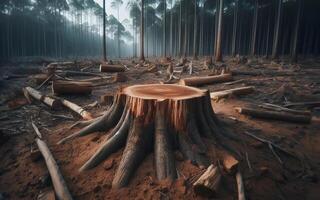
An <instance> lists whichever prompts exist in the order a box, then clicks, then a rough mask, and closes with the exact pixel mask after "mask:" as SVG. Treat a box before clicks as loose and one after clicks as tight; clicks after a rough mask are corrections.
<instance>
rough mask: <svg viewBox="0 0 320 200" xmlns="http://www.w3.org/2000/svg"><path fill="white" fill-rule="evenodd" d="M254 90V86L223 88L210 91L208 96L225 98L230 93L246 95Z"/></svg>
mask: <svg viewBox="0 0 320 200" xmlns="http://www.w3.org/2000/svg"><path fill="white" fill-rule="evenodd" d="M253 91H254V87H252V86H248V87H240V88H234V89H230V90H223V91H218V92H211V93H210V97H211V99H214V100H219V99H221V98H226V97H229V96H231V95H246V94H250V93H252V92H253Z"/></svg>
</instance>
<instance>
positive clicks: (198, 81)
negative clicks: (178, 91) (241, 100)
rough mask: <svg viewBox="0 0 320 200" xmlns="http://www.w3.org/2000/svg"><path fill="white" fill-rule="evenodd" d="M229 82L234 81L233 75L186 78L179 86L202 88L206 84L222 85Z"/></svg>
mask: <svg viewBox="0 0 320 200" xmlns="http://www.w3.org/2000/svg"><path fill="white" fill-rule="evenodd" d="M227 81H232V75H231V74H222V75H218V76H203V77H191V78H184V79H181V80H180V81H179V84H180V85H188V86H202V85H206V84H214V83H222V82H227Z"/></svg>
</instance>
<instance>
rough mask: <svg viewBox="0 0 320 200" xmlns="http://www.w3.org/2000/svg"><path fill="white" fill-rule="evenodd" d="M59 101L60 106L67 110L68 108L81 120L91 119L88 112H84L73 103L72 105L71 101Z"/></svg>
mask: <svg viewBox="0 0 320 200" xmlns="http://www.w3.org/2000/svg"><path fill="white" fill-rule="evenodd" d="M60 101H61V103H62V105H64V106H65V107H67V108H70V109H71V110H72V111H74V112H76V113H78V114H79V115H80V116H81V117H82V118H83V119H85V120H91V119H93V117H92V114H91V113H89V112H88V111H86V110H84V109H83V108H81V107H80V106H78V105H77V104H75V103H73V102H71V101H68V100H65V99H61V98H60Z"/></svg>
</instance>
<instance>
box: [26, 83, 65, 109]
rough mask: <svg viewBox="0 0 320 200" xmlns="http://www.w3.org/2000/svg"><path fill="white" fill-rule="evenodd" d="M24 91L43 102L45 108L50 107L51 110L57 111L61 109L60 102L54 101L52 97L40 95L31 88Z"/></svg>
mask: <svg viewBox="0 0 320 200" xmlns="http://www.w3.org/2000/svg"><path fill="white" fill-rule="evenodd" d="M25 91H27V92H28V94H29V95H30V96H32V97H33V98H35V99H37V100H39V101H41V102H43V103H44V104H46V105H47V106H49V107H51V108H52V109H59V108H60V107H61V102H60V100H58V99H54V98H52V97H49V96H46V95H43V94H41V93H40V92H39V91H37V90H35V89H33V88H32V87H26V88H25Z"/></svg>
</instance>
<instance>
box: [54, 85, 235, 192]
mask: <svg viewBox="0 0 320 200" xmlns="http://www.w3.org/2000/svg"><path fill="white" fill-rule="evenodd" d="M198 108H201V109H198ZM114 126H115V128H114V129H113V130H112V131H111V132H110V133H109V135H108V139H107V140H106V141H105V142H103V143H102V146H101V147H100V148H99V149H98V151H97V152H96V153H95V154H94V155H93V156H92V157H91V158H90V159H89V161H87V162H86V163H85V164H84V165H83V166H82V167H81V169H80V171H83V170H87V169H91V168H93V167H94V166H97V165H98V164H99V163H100V162H101V161H103V160H104V159H106V158H107V157H108V156H109V155H110V154H111V153H114V152H116V151H117V150H119V149H121V148H122V147H123V146H125V147H124V151H123V154H122V158H121V161H120V163H119V166H118V169H117V171H116V173H115V176H114V179H113V182H112V187H113V188H121V187H125V186H127V185H128V184H129V182H130V179H131V177H132V176H133V175H134V173H135V171H136V169H137V168H138V167H139V165H140V163H141V162H142V161H143V159H144V158H145V157H146V155H147V154H148V153H151V152H152V149H154V159H155V170H156V176H157V178H158V179H159V180H161V179H166V178H169V179H175V178H176V177H177V172H176V168H175V162H174V158H173V149H177V150H179V151H181V152H182V154H183V155H184V157H185V158H186V159H189V160H191V161H192V163H193V164H195V165H197V166H200V167H201V166H208V165H209V163H210V162H212V161H209V158H208V157H207V154H206V146H205V143H204V142H203V139H202V137H207V138H215V137H216V136H218V137H219V139H221V140H222V141H224V143H225V140H226V138H227V137H228V136H227V135H228V134H226V135H224V133H225V132H221V131H220V130H222V129H220V128H221V127H220V122H219V121H218V119H217V117H216V116H215V114H214V112H213V110H212V107H211V104H210V96H209V92H208V91H203V90H200V89H197V88H192V87H187V86H181V85H166V84H151V85H150V84H149V85H135V86H130V87H127V88H125V89H123V90H121V91H120V92H119V93H118V94H117V95H116V96H115V100H114V101H113V105H112V106H111V108H110V109H109V110H108V111H107V113H106V114H105V115H104V116H102V117H100V118H98V119H97V120H95V121H94V122H93V123H91V124H90V125H88V126H87V127H85V128H83V129H82V130H80V131H79V132H76V133H74V134H71V135H69V136H67V137H66V138H64V139H62V140H61V141H60V142H59V143H60V144H61V143H62V142H65V141H67V140H70V139H72V138H75V137H79V136H85V135H87V134H90V133H93V132H96V131H108V130H109V129H110V128H112V127H114ZM204 127H206V128H204ZM204 131H207V132H204ZM225 136H226V137H225ZM222 146H223V147H225V146H226V145H225V144H222ZM227 151H229V149H228V150H227ZM209 172H210V173H209V175H208V176H207V177H208V178H209V179H210V180H216V179H211V178H212V176H211V175H213V176H214V177H216V178H217V180H220V175H219V173H218V172H215V173H212V170H209ZM216 173H217V175H219V176H217V175H215V174H216ZM218 182H219V181H217V182H216V183H214V184H212V183H208V184H205V186H208V187H209V188H210V189H213V190H215V189H216V186H217V184H218Z"/></svg>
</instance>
